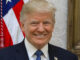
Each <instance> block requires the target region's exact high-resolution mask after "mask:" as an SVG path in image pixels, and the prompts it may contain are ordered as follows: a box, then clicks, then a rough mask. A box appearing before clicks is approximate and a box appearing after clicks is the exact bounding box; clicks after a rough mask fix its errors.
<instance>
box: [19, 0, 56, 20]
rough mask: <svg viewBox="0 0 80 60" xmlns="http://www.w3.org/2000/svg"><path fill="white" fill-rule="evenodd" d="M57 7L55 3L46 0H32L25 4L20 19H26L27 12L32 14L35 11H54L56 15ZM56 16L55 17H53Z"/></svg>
mask: <svg viewBox="0 0 80 60" xmlns="http://www.w3.org/2000/svg"><path fill="white" fill-rule="evenodd" d="M55 10H56V9H55V7H54V5H53V4H51V3H49V2H48V1H46V0H31V1H29V2H28V3H26V4H24V5H23V8H22V11H21V13H20V21H21V20H24V18H25V14H31V13H33V12H36V11H37V12H52V13H53V14H54V15H55ZM53 18H55V17H53Z"/></svg>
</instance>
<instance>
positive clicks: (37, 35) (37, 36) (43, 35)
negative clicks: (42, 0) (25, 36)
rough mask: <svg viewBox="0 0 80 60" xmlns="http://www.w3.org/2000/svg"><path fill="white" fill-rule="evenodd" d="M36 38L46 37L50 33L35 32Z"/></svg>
mask: <svg viewBox="0 0 80 60" xmlns="http://www.w3.org/2000/svg"><path fill="white" fill-rule="evenodd" d="M33 35H34V36H35V37H36V38H41V39H42V38H45V37H46V36H47V35H48V34H33Z"/></svg>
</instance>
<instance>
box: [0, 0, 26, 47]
mask: <svg viewBox="0 0 80 60" xmlns="http://www.w3.org/2000/svg"><path fill="white" fill-rule="evenodd" d="M26 2H27V0H1V1H0V48H3V47H8V46H11V45H14V44H17V43H20V42H21V41H22V40H23V39H24V36H23V33H22V31H21V29H20V25H19V24H20V22H19V20H20V19H19V18H20V11H21V9H22V6H23V4H24V3H26Z"/></svg>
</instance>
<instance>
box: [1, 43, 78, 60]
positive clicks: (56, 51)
mask: <svg viewBox="0 0 80 60" xmlns="http://www.w3.org/2000/svg"><path fill="white" fill-rule="evenodd" d="M48 47H49V49H48V52H49V58H50V59H49V60H56V59H55V58H54V57H57V58H58V60H78V59H77V56H76V55H74V54H72V53H70V52H68V51H67V50H64V49H62V48H59V47H56V46H53V45H51V44H48ZM0 60H29V58H28V55H27V51H26V48H25V45H24V42H21V43H19V44H17V45H14V46H10V47H7V48H3V49H1V50H0Z"/></svg>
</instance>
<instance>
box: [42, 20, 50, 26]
mask: <svg viewBox="0 0 80 60" xmlns="http://www.w3.org/2000/svg"><path fill="white" fill-rule="evenodd" d="M43 24H44V25H49V24H51V22H50V21H45V22H43Z"/></svg>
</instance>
